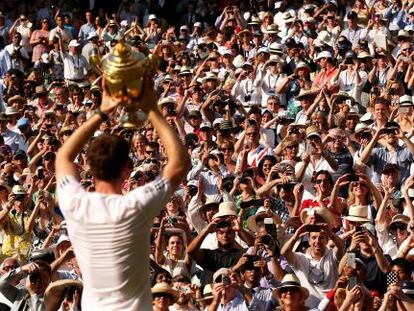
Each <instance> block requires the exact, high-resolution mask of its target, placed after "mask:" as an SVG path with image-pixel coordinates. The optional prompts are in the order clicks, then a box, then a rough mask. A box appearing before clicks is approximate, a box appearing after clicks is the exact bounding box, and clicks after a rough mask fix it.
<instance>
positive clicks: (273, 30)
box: [265, 24, 279, 34]
mask: <svg viewBox="0 0 414 311" xmlns="http://www.w3.org/2000/svg"><path fill="white" fill-rule="evenodd" d="M265 33H267V34H276V33H279V30H278V27H277V25H276V24H272V25H269V26H267V28H266V31H265Z"/></svg>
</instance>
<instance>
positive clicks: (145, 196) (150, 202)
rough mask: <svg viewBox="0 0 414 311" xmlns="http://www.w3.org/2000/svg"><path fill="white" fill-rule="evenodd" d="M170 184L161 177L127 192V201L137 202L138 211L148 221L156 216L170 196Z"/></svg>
mask: <svg viewBox="0 0 414 311" xmlns="http://www.w3.org/2000/svg"><path fill="white" fill-rule="evenodd" d="M172 190H173V189H172V188H171V184H170V183H169V182H168V181H167V180H166V179H164V178H163V177H162V176H161V175H160V176H158V177H157V178H156V179H155V180H153V181H152V182H150V183H148V184H146V185H144V186H142V187H138V188H137V189H135V190H133V191H131V192H129V193H128V194H127V195H126V196H125V197H126V199H127V200H130V199H131V200H134V201H136V202H138V210H140V212H142V213H143V214H144V215H145V216H147V217H148V218H149V219H152V218H154V217H155V216H157V215H158V213H159V212H160V210H161V208H163V207H164V205H165V204H167V202H168V200H169V199H170V197H171V195H172Z"/></svg>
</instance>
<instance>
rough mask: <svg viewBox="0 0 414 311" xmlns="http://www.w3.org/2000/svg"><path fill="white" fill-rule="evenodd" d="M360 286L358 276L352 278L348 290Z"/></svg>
mask: <svg viewBox="0 0 414 311" xmlns="http://www.w3.org/2000/svg"><path fill="white" fill-rule="evenodd" d="M357 284H358V278H357V277H356V276H351V277H350V278H349V282H348V289H349V290H351V289H353V288H354V287H355V286H356V285H357Z"/></svg>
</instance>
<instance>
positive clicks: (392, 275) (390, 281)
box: [387, 271, 397, 288]
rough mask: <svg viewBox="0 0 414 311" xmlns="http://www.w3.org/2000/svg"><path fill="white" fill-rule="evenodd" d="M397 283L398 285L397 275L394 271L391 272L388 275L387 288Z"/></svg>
mask: <svg viewBox="0 0 414 311" xmlns="http://www.w3.org/2000/svg"><path fill="white" fill-rule="evenodd" d="M395 283H397V274H396V273H395V272H394V271H391V272H390V273H388V274H387V288H389V287H390V286H391V285H394V284H395Z"/></svg>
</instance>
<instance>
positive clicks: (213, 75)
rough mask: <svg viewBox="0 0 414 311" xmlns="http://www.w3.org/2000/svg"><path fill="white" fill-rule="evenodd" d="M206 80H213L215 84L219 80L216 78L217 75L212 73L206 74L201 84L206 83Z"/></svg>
mask: <svg viewBox="0 0 414 311" xmlns="http://www.w3.org/2000/svg"><path fill="white" fill-rule="evenodd" d="M208 80H215V81H216V82H219V81H220V79H219V78H218V77H217V75H216V74H215V73H214V72H207V73H206V76H205V77H204V78H203V80H202V81H203V83H206V82H207V81H208Z"/></svg>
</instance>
